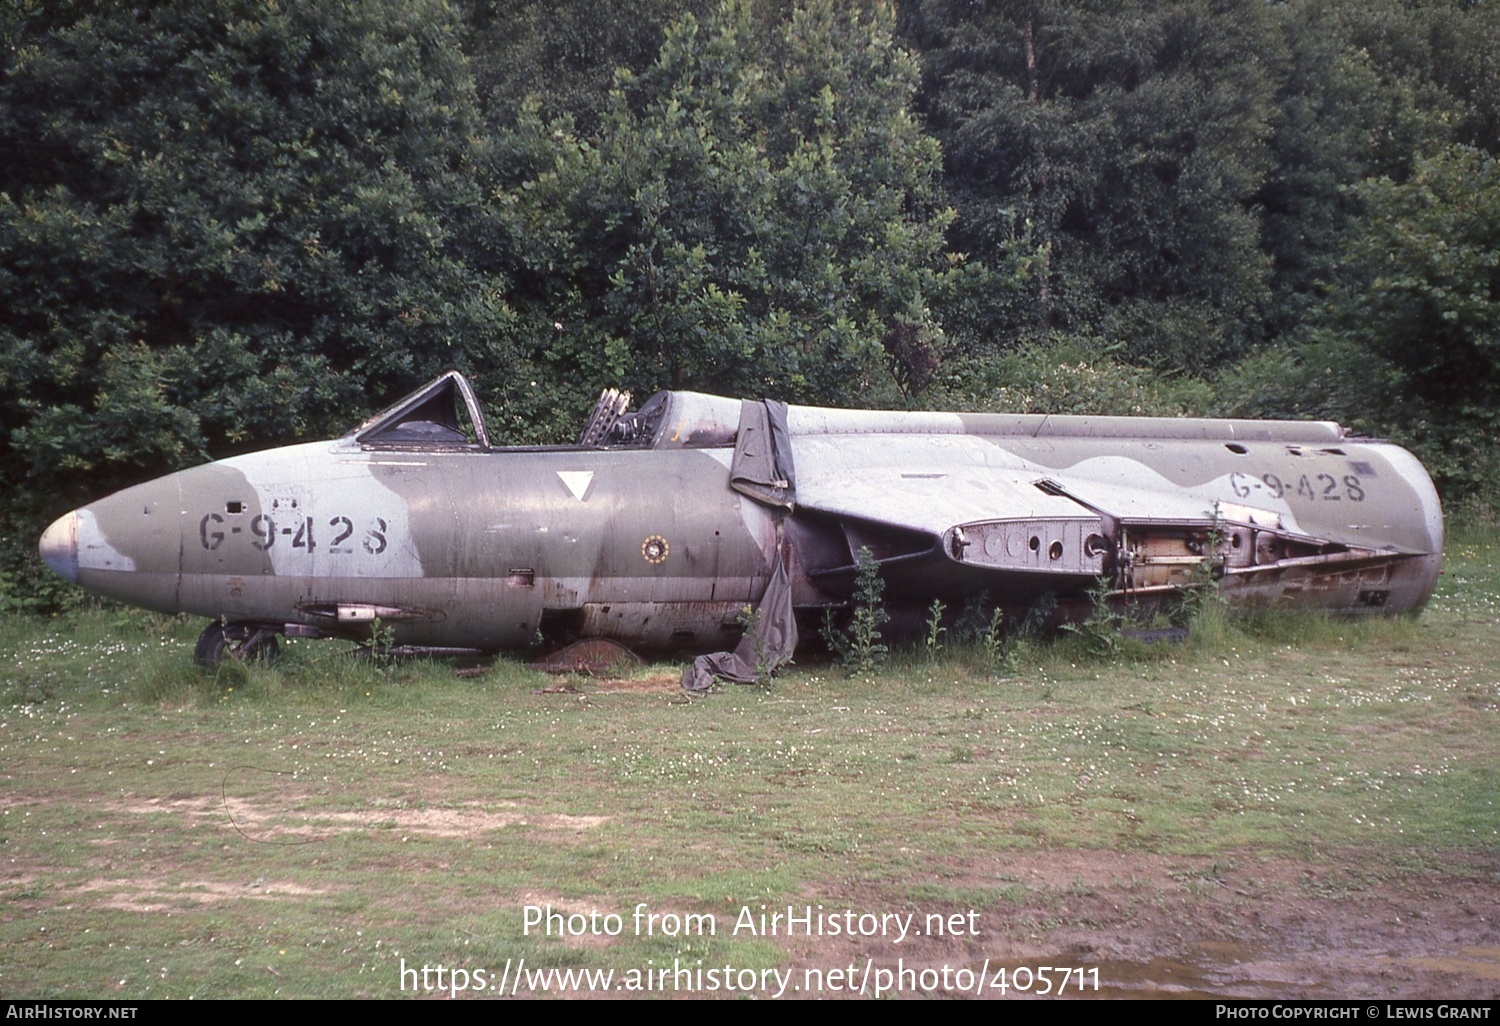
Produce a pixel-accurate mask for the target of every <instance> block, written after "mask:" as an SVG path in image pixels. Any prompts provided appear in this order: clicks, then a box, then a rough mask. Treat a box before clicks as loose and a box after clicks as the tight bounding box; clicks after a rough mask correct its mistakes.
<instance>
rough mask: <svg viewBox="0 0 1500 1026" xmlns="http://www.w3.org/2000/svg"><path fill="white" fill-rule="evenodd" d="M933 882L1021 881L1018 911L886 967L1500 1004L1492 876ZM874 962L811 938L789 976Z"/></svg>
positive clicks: (1168, 867)
mask: <svg viewBox="0 0 1500 1026" xmlns="http://www.w3.org/2000/svg"><path fill="white" fill-rule="evenodd" d="M935 868H940V869H941V870H942V876H943V878H944V881H945V883H947V884H948V885H950V886H954V887H963V886H965V885H967V886H972V887H988V888H993V887H995V885H996V880H997V878H999V879H1005V880H1012V881H1014V884H1015V885H1020V886H1015V885H1013V886H1012V890H1014V891H1015V892H1016V893H1018V894H1019V895H1020V897H1019V900H1017V901H1015V902H1014V903H1012V902H1010V901H1006V902H1004V903H1001V904H996V905H991V906H989V907H986V908H982V909H979V910H978V911H979V912H980V916H979V918H978V920H977V922H978V923H979V925H980V927H981V929H980V931H979V933H978V935H977V936H973V937H918V938H914V939H908V940H907V941H906V942H905V943H903V944H902V945H901V947H900V949H899V950H896V949H890V957H889V959H882V961H890V962H894V961H895V958H896V957H897V956H899V957H901V958H903V959H904V960H905V964H906V965H908V966H910V965H914V964H915V965H926V966H941V965H943V964H947V965H950V966H955V967H957V966H969V967H971V968H973V967H976V966H978V965H980V964H982V962H983V960H985V959H988V960H989V962H990V965H991V966H1000V965H1006V966H1010V967H1013V968H1014V967H1020V966H1027V967H1033V968H1035V967H1037V966H1055V967H1083V968H1086V969H1087V968H1093V967H1096V966H1097V967H1098V969H1099V976H1098V978H1099V991H1098V996H1112V997H1184V998H1209V997H1241V998H1266V999H1269V998H1311V999H1333V998H1353V999H1371V1000H1374V999H1395V998H1410V999H1414V998H1442V999H1490V1000H1493V999H1495V998H1497V997H1500V902H1497V896H1500V866H1497V865H1496V864H1495V862H1494V861H1492V860H1490V861H1486V860H1484V859H1478V858H1475V859H1473V860H1471V861H1467V862H1463V863H1459V864H1453V865H1447V866H1444V867H1442V868H1441V870H1438V869H1433V870H1430V871H1425V872H1420V871H1419V872H1401V873H1400V874H1399V875H1396V876H1394V877H1389V878H1376V877H1372V876H1371V875H1370V874H1369V872H1368V867H1367V866H1366V865H1365V863H1364V861H1363V860H1362V856H1361V852H1359V851H1348V852H1344V853H1339V854H1337V855H1333V856H1330V855H1329V854H1328V853H1326V852H1322V853H1320V854H1319V856H1318V861H1317V863H1316V864H1315V865H1314V864H1310V863H1305V862H1298V861H1292V860H1275V861H1265V860H1245V861H1242V862H1239V863H1237V864H1235V865H1233V866H1224V865H1223V864H1222V863H1211V862H1204V861H1201V860H1193V859H1174V858H1169V857H1163V856H1158V855H1133V854H1120V853H1113V852H1077V851H1073V852H1047V853H1042V854H1019V855H1016V854H1006V855H1004V856H997V857H994V858H975V859H973V860H970V861H967V862H965V863H964V864H962V865H947V866H941V867H935ZM839 893H840V903H841V905H845V904H846V905H848V907H850V908H854V909H856V910H858V909H860V908H864V909H869V910H880V909H886V908H891V907H892V906H891V905H890V903H889V900H890V899H889V895H885V894H883V893H882V892H881V891H880V890H879V889H878V888H868V889H865V890H863V891H861V890H859V889H855V890H854V891H853V892H852V893H851V892H850V890H849V887H848V886H847V885H846V886H842V887H840V888H839ZM846 895H847V897H846ZM820 900H821V899H820ZM869 947H870V946H869V942H868V941H867V940H853V941H850V940H845V939H842V938H840V939H836V940H831V939H827V938H813V939H812V941H811V942H808V943H804V944H801V945H796V944H794V955H795V959H796V961H795V963H794V965H795V968H797V969H798V970H799V972H800V970H801V969H802V968H804V967H813V968H817V967H827V966H830V965H838V964H841V959H842V961H843V962H845V963H847V962H850V961H855V962H857V963H859V964H863V962H864V959H865V956H866V955H867V954H868V953H869ZM1073 980H1074V981H1075V982H1074V987H1073V988H1071V989H1070V993H1071V992H1076V980H1077V977H1076V976H1075V977H1073ZM1011 996H1019V995H1015V994H1014V992H1012V995H1011ZM1081 996H1094V993H1093V991H1092V988H1091V987H1090V988H1089V989H1088V990H1087V991H1085V993H1084V994H1082V995H1081Z"/></svg>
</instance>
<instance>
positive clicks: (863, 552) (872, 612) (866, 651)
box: [823, 545, 890, 674]
mask: <svg viewBox="0 0 1500 1026" xmlns="http://www.w3.org/2000/svg"><path fill="white" fill-rule="evenodd" d="M884 595H885V582H884V581H882V580H881V579H880V564H879V563H878V562H876V560H875V557H874V555H873V554H872V553H871V552H870V550H869V548H868V547H867V546H864V545H861V546H860V547H859V554H858V556H857V557H856V558H855V564H854V601H853V616H852V617H851V619H850V622H849V629H848V630H840V629H839V628H838V627H836V626H835V625H834V623H833V619H832V616H831V615H829V616H825V617H824V620H823V640H824V641H826V642H827V643H828V647H829V649H830V650H831V651H832V652H833V653H834V654H835V655H837V656H838V657H839V659H840V661H842V662H843V664H844V667H845V668H846V669H848V670H849V671H850V672H851V673H860V674H864V673H872V672H874V670H875V668H876V667H877V666H879V665H880V664H881V663H883V662H885V657H886V656H887V655H888V654H889V652H890V650H889V648H887V646H886V645H885V644H884V643H883V642H882V640H881V638H882V634H881V631H880V629H881V628H882V627H884V626H885V624H886V623H887V622H888V621H889V620H890V615H889V614H888V613H886V611H885V606H884V605H883V604H882V601H881V600H882V598H883V596H884Z"/></svg>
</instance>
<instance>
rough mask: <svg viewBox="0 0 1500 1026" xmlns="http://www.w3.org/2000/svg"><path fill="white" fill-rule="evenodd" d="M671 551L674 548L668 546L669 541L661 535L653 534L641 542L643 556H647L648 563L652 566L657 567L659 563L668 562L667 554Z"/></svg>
mask: <svg viewBox="0 0 1500 1026" xmlns="http://www.w3.org/2000/svg"><path fill="white" fill-rule="evenodd" d="M671 551H672V546H670V545H668V544H667V540H666V539H665V538H663V537H662V536H661V535H659V534H653V535H652V536H651V537H649V538H647V539H646V540H645V541H643V542H641V555H643V556H645V557H646V562H648V563H650V564H652V565H655V564H657V563H665V562H666V560H667V553H669V552H671Z"/></svg>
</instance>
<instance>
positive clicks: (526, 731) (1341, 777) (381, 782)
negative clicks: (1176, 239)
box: [0, 531, 1500, 999]
mask: <svg viewBox="0 0 1500 1026" xmlns="http://www.w3.org/2000/svg"><path fill="white" fill-rule="evenodd" d="M1455 534H1456V535H1457V536H1456V537H1454V538H1451V539H1450V544H1449V549H1448V557H1447V569H1446V572H1445V575H1444V577H1443V580H1442V584H1441V586H1440V591H1439V593H1438V595H1437V597H1436V598H1435V599H1434V601H1433V603H1432V604H1431V605H1430V606H1429V608H1428V610H1427V611H1426V612H1425V613H1424V614H1423V615H1422V616H1421V617H1420V618H1419V619H1414V620H1413V619H1400V620H1391V621H1378V622H1361V623H1352V622H1343V621H1325V620H1318V619H1309V618H1301V619H1296V620H1293V619H1286V618H1281V619H1276V620H1271V621H1258V622H1251V623H1244V624H1234V625H1231V626H1229V627H1228V628H1226V629H1222V630H1206V631H1204V632H1201V633H1200V635H1199V636H1198V637H1196V638H1195V639H1193V640H1191V641H1190V642H1188V643H1187V644H1184V645H1179V646H1164V647H1159V648H1154V649H1147V648H1144V647H1131V646H1129V645H1127V646H1125V648H1124V650H1123V653H1122V654H1120V655H1118V656H1115V657H1113V658H1109V659H1104V658H1100V657H1098V656H1093V655H1090V654H1088V652H1087V651H1086V648H1085V646H1084V644H1083V643H1082V641H1081V640H1080V639H1076V638H1075V639H1064V640H1061V641H1057V642H1053V643H1031V644H1027V645H1025V646H1023V647H1022V649H1021V650H1020V652H1019V653H1018V655H1017V658H1016V660H1015V662H1014V664H1013V665H1012V666H1008V667H1005V668H1004V669H1001V670H996V669H992V668H989V667H988V666H987V665H986V664H985V663H984V660H983V659H981V658H979V656H978V654H977V653H973V652H956V651H948V652H944V653H942V654H940V657H939V658H937V659H935V660H930V661H929V660H928V659H927V658H925V656H923V655H922V654H919V653H916V652H910V653H899V652H898V653H896V654H895V656H894V657H893V658H892V659H891V661H890V662H889V663H888V664H887V665H886V666H885V667H884V668H882V669H881V670H880V672H878V673H876V674H873V675H870V676H868V677H853V678H851V677H849V676H847V675H846V674H845V673H844V671H843V670H842V669H840V668H838V667H837V666H833V665H813V664H809V665H803V666H798V667H794V668H792V669H791V670H790V671H788V672H786V673H784V674H783V675H782V676H781V677H779V678H778V679H777V680H776V681H775V682H774V684H772V685H771V686H769V687H764V688H761V687H739V688H728V689H725V690H724V691H722V692H721V693H718V694H715V695H712V696H709V697H707V698H694V699H689V698H688V697H686V696H684V695H683V694H682V693H681V692H680V691H679V690H678V689H677V686H676V681H677V676H678V673H679V672H680V667H675V666H666V665H663V666H658V667H655V668H652V669H650V670H647V671H643V672H641V673H639V674H637V675H636V676H634V677H631V678H627V679H624V680H593V679H585V678H581V677H572V678H555V677H548V676H544V675H541V674H537V673H533V672H531V671H528V670H526V669H525V668H524V667H522V666H520V665H519V664H516V663H513V662H508V661H504V660H501V661H498V662H496V663H495V664H493V665H492V666H489V667H488V669H487V670H486V672H484V673H483V674H482V675H478V676H467V675H464V676H461V675H459V674H458V673H456V672H455V666H454V665H453V664H451V663H445V662H428V661H401V662H396V663H393V664H391V665H379V664H377V663H374V662H372V661H370V660H368V659H365V658H353V657H350V656H349V655H347V654H346V648H347V646H342V645H340V644H339V643H336V642H301V643H295V644H290V645H286V646H284V647H283V654H282V655H283V657H282V659H281V660H279V661H278V662H277V663H275V664H274V665H272V666H269V667H261V666H250V667H241V666H238V665H233V666H228V667H226V668H225V669H223V670H222V671H220V673H218V674H217V675H211V674H206V673H203V672H201V671H199V670H197V669H195V668H194V667H193V666H192V665H191V651H192V642H193V639H194V638H195V637H196V635H197V632H198V630H199V628H200V627H201V626H202V625H201V624H200V623H197V622H178V621H174V620H170V619H166V618H158V617H153V616H149V615H146V614H140V613H134V612H116V611H106V612H93V613H88V614H78V615H76V616H69V617H66V618H59V619H55V620H46V621H41V620H31V619H21V618H14V619H9V620H5V621H0V779H3V781H4V786H3V791H0V805H3V809H0V865H3V873H0V995H3V996H6V997H30V998H37V997H108V998H118V999H137V998H165V997H184V998H185V997H188V996H196V997H242V996H243V997H269V996H273V995H280V996H289V997H306V998H317V997H340V998H341V997H376V998H387V997H401V996H438V995H441V996H444V997H446V996H449V995H450V994H452V993H455V992H456V993H458V994H459V995H460V996H464V995H467V996H480V995H494V994H500V993H504V994H510V993H513V992H514V993H517V994H527V993H536V994H540V993H554V994H558V995H560V996H575V995H580V994H582V993H585V992H586V991H587V990H588V989H589V988H590V987H594V988H595V989H603V990H604V991H605V992H607V993H610V994H612V995H617V996H629V995H632V994H636V993H650V994H653V995H655V994H658V993H661V992H663V991H664V992H665V993H666V994H668V995H671V994H674V993H675V994H688V993H693V994H705V993H706V994H708V995H710V996H740V995H742V994H744V993H749V994H751V995H753V996H772V995H776V994H781V995H783V996H792V995H802V996H807V995H826V996H833V995H841V994H847V993H849V992H851V991H853V992H856V993H864V994H867V995H869V994H874V993H875V991H876V989H877V987H878V988H879V989H881V990H883V991H884V992H885V993H891V994H896V993H899V994H902V995H912V994H920V993H928V994H937V993H943V994H947V993H969V994H977V995H979V996H995V997H999V996H1014V995H1016V994H1017V993H1030V994H1035V993H1041V992H1043V991H1044V990H1048V991H1053V992H1056V991H1058V990H1062V991H1064V992H1065V993H1067V994H1069V995H1082V996H1090V995H1093V994H1096V993H1097V994H1099V995H1101V996H1103V995H1108V996H1131V995H1145V996H1162V995H1177V994H1181V995H1188V996H1203V995H1208V994H1218V995H1240V996H1250V997H1266V996H1285V997H1291V996H1308V997H1341V996H1350V997H1393V996H1395V997H1400V996H1405V997H1495V996H1496V995H1497V994H1500V923H1497V916H1500V900H1497V899H1500V805H1497V802H1500V670H1497V667H1500V632H1497V630H1496V626H1497V623H1500V558H1497V556H1500V533H1496V532H1493V531H1488V532H1471V533H1468V534H1464V533H1462V532H1455ZM789 907H790V908H791V909H792V910H793V921H792V923H791V933H790V934H788V932H787V923H786V914H787V911H788V908H789ZM778 912H779V913H780V914H781V917H782V918H781V920H779V921H773V920H771V919H770V917H771V916H772V914H774V913H778ZM549 913H550V916H549ZM762 913H764V915H765V916H766V917H767V918H766V919H765V920H764V924H765V927H766V928H765V929H762V928H761V926H762V919H761V918H760V917H761V916H762ZM611 916H613V917H617V918H610V917H611ZM804 916H806V917H807V918H806V919H805V920H804ZM653 917H654V918H653ZM908 917H909V918H908ZM804 921H805V922H806V924H807V927H808V928H807V929H804ZM903 925H904V929H905V931H906V932H905V934H904V936H903V935H901V934H900V931H901V930H902V928H903ZM772 927H774V928H775V929H774V933H773V932H772ZM820 928H821V930H822V934H821V935H819V934H818V932H817V931H818V930H819V929H820ZM835 930H836V931H837V935H834V934H833V932H832V931H835ZM851 930H852V931H853V932H854V933H855V934H856V935H855V936H852V937H851V936H848V935H847V934H848V933H849V932H850V931H851ZM809 933H811V935H808V934H809ZM523 960H524V964H523ZM440 965H441V966H442V967H443V969H444V973H443V974H441V975H440V974H438V973H437V972H436V970H437V967H438V966H440ZM1041 967H1052V968H1050V969H1049V970H1048V971H1045V972H1043V971H1041ZM424 968H425V969H426V970H427V971H426V973H425V974H424V973H423V972H422V970H423V969H424ZM403 969H404V970H406V971H405V972H403ZM663 969H665V970H666V971H667V973H666V975H663V974H662V973H661V970H663ZM455 970H460V971H461V972H455ZM550 970H558V971H559V972H561V971H564V970H577V971H585V970H586V971H588V972H589V973H590V974H591V975H589V976H588V977H587V978H584V977H580V976H573V977H570V978H563V977H562V976H548V977H542V976H540V975H537V974H538V973H542V972H547V971H550ZM678 970H682V971H681V972H679V971H678ZM945 970H946V971H945ZM1002 970H1003V972H1002ZM596 971H597V972H596ZM605 972H608V973H610V974H612V975H610V976H609V978H608V979H607V980H606V979H605V978H603V977H602V976H601V975H598V974H602V973H605ZM694 974H696V975H694ZM1096 983H1097V990H1096V987H1095V984H1096ZM648 988H649V990H648ZM861 988H862V989H861Z"/></svg>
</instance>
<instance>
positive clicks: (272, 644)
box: [193, 623, 278, 670]
mask: <svg viewBox="0 0 1500 1026" xmlns="http://www.w3.org/2000/svg"><path fill="white" fill-rule="evenodd" d="M277 647H278V645H277V642H276V632H275V631H273V630H271V629H270V628H268V627H255V626H253V625H251V624H244V623H229V624H224V623H211V624H209V625H208V626H207V627H205V628H203V633H202V634H200V635H198V644H197V645H196V646H195V647H194V648H193V661H194V662H196V663H197V664H198V665H199V666H202V667H204V668H205V669H209V670H212V669H215V668H216V667H217V666H218V665H219V663H221V662H223V660H224V657H225V656H226V655H227V656H229V657H231V658H233V659H237V660H239V661H240V662H242V663H248V662H270V661H271V660H272V659H275V658H276V650H277Z"/></svg>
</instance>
